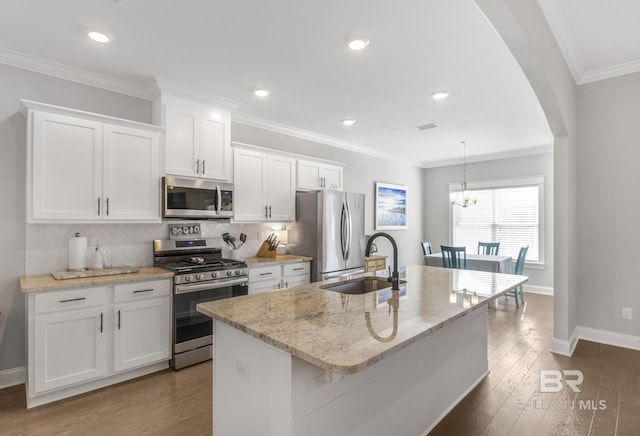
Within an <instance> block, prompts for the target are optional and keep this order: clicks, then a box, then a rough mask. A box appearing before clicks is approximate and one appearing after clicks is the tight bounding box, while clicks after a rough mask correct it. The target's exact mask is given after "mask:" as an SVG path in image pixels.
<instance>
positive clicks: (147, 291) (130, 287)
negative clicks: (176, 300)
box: [114, 280, 171, 303]
mask: <svg viewBox="0 0 640 436" xmlns="http://www.w3.org/2000/svg"><path fill="white" fill-rule="evenodd" d="M170 288H171V285H170V283H169V280H154V281H151V282H138V283H127V284H125V285H116V286H115V294H114V301H115V302H116V303H119V302H121V301H131V300H140V299H143V298H155V297H163V296H165V295H169V294H170Z"/></svg>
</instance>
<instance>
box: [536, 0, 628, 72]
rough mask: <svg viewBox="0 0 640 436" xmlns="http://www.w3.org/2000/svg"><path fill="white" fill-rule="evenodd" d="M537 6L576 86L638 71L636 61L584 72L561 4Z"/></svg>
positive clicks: (548, 1)
mask: <svg viewBox="0 0 640 436" xmlns="http://www.w3.org/2000/svg"><path fill="white" fill-rule="evenodd" d="M538 4H539V5H540V9H542V13H543V15H544V16H545V18H546V20H547V23H548V24H549V28H550V29H551V33H553V36H554V38H555V40H556V42H557V43H558V47H560V51H561V52H562V56H564V59H565V62H566V63H567V66H568V67H569V70H570V71H571V75H572V76H573V80H574V81H575V82H576V85H584V84H585V83H590V82H596V81H598V80H604V79H611V78H613V77H618V76H624V75H625V74H631V73H637V72H638V71H640V60H638V59H636V60H633V61H630V62H625V63H622V64H618V65H612V66H609V67H604V68H597V69H594V70H585V69H584V68H583V67H582V65H581V63H580V61H579V60H578V57H577V56H576V53H577V52H578V50H577V49H576V45H575V42H574V40H573V37H572V36H571V33H570V32H569V30H568V26H567V25H566V20H565V19H564V15H563V13H562V10H561V7H560V4H561V2H558V1H557V0H538Z"/></svg>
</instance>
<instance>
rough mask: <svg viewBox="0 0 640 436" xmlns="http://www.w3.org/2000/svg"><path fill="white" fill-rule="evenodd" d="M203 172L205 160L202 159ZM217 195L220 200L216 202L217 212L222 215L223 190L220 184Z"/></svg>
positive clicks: (217, 187)
mask: <svg viewBox="0 0 640 436" xmlns="http://www.w3.org/2000/svg"><path fill="white" fill-rule="evenodd" d="M202 174H204V161H202ZM216 197H217V200H218V201H217V204H216V214H218V215H220V212H221V211H222V190H221V189H220V185H218V186H216Z"/></svg>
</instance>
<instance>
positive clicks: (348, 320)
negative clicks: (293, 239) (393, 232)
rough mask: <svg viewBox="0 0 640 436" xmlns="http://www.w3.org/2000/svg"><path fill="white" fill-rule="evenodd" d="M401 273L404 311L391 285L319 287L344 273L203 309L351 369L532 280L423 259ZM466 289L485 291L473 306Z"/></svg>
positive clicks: (306, 355) (321, 363)
mask: <svg viewBox="0 0 640 436" xmlns="http://www.w3.org/2000/svg"><path fill="white" fill-rule="evenodd" d="M363 275H367V276H373V275H374V274H373V273H366V274H363ZM359 276H362V275H359ZM353 277H357V276H352V277H351V278H353ZM401 279H402V280H406V283H405V284H402V285H400V288H401V289H400V291H399V298H398V297H397V296H396V299H395V302H396V303H397V304H396V305H397V310H395V309H394V308H393V304H390V303H388V302H387V300H388V299H389V298H390V297H391V291H390V289H387V290H386V291H385V290H382V291H377V292H371V293H368V294H363V295H346V294H341V293H338V292H334V291H329V290H324V289H321V288H319V287H318V285H319V284H328V283H329V282H336V281H341V280H345V279H332V280H327V281H324V282H319V283H311V284H305V285H300V286H296V287H293V288H288V289H283V290H278V291H272V292H265V293H261V294H255V295H247V296H241V297H236V298H230V299H226V300H219V301H214V302H208V303H201V304H198V306H197V309H198V311H200V312H202V313H204V314H206V315H208V316H211V317H212V318H214V319H216V320H218V321H221V322H224V323H226V324H229V325H231V326H233V327H235V328H237V329H239V330H241V331H243V332H245V333H247V334H249V335H252V336H255V337H257V338H258V339H260V340H262V341H264V342H266V343H268V344H271V345H273V346H275V347H277V348H279V349H282V350H284V351H286V352H288V353H291V354H292V355H294V356H296V357H299V358H301V359H303V360H306V361H307V362H309V363H311V364H313V365H316V366H318V367H320V368H323V369H326V370H328V371H330V372H335V373H342V374H351V373H356V372H358V371H361V370H363V369H364V368H366V367H368V366H370V365H372V364H374V363H375V362H377V361H378V360H380V359H383V358H385V357H386V356H389V355H391V354H393V353H395V352H397V351H399V350H401V349H402V348H404V347H406V346H408V345H410V344H412V343H413V342H415V341H417V340H419V339H421V338H423V337H424V336H426V335H428V334H430V333H432V332H433V331H435V330H438V329H440V328H442V327H443V326H445V325H446V324H447V323H450V322H452V321H453V320H455V319H458V318H460V317H463V316H465V315H466V314H467V313H469V312H471V311H474V310H478V309H479V308H484V306H485V305H486V304H487V303H488V302H489V301H491V300H493V299H495V298H497V297H499V296H500V295H502V294H504V293H505V292H507V291H509V290H511V289H513V288H515V287H516V286H518V285H520V284H522V283H524V282H526V281H527V280H528V278H527V277H525V276H518V275H511V274H495V273H488V272H483V271H472V270H455V269H445V268H437V267H429V266H420V265H409V266H407V267H406V270H405V271H404V272H403V274H401ZM465 288H466V289H468V290H470V292H471V293H473V292H474V291H475V292H477V294H478V296H479V302H478V303H477V304H475V305H473V304H472V305H471V306H470V307H468V308H464V307H463V295H462V292H463V291H462V290H463V289H465ZM452 289H455V290H456V291H457V294H456V302H455V303H451V302H450V296H451V291H452ZM390 301H394V300H390ZM367 313H368V314H369V315H367ZM367 318H369V320H367Z"/></svg>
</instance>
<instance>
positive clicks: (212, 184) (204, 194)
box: [162, 176, 233, 219]
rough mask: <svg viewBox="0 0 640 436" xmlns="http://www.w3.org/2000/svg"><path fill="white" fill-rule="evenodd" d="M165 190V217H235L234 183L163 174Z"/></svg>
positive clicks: (163, 187)
mask: <svg viewBox="0 0 640 436" xmlns="http://www.w3.org/2000/svg"><path fill="white" fill-rule="evenodd" d="M162 191H163V197H162V209H163V213H162V216H163V217H165V218H182V219H221V218H227V219H228V218H233V185H232V184H231V183H220V182H217V181H215V180H204V179H191V178H186V177H173V176H167V177H163V178H162Z"/></svg>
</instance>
